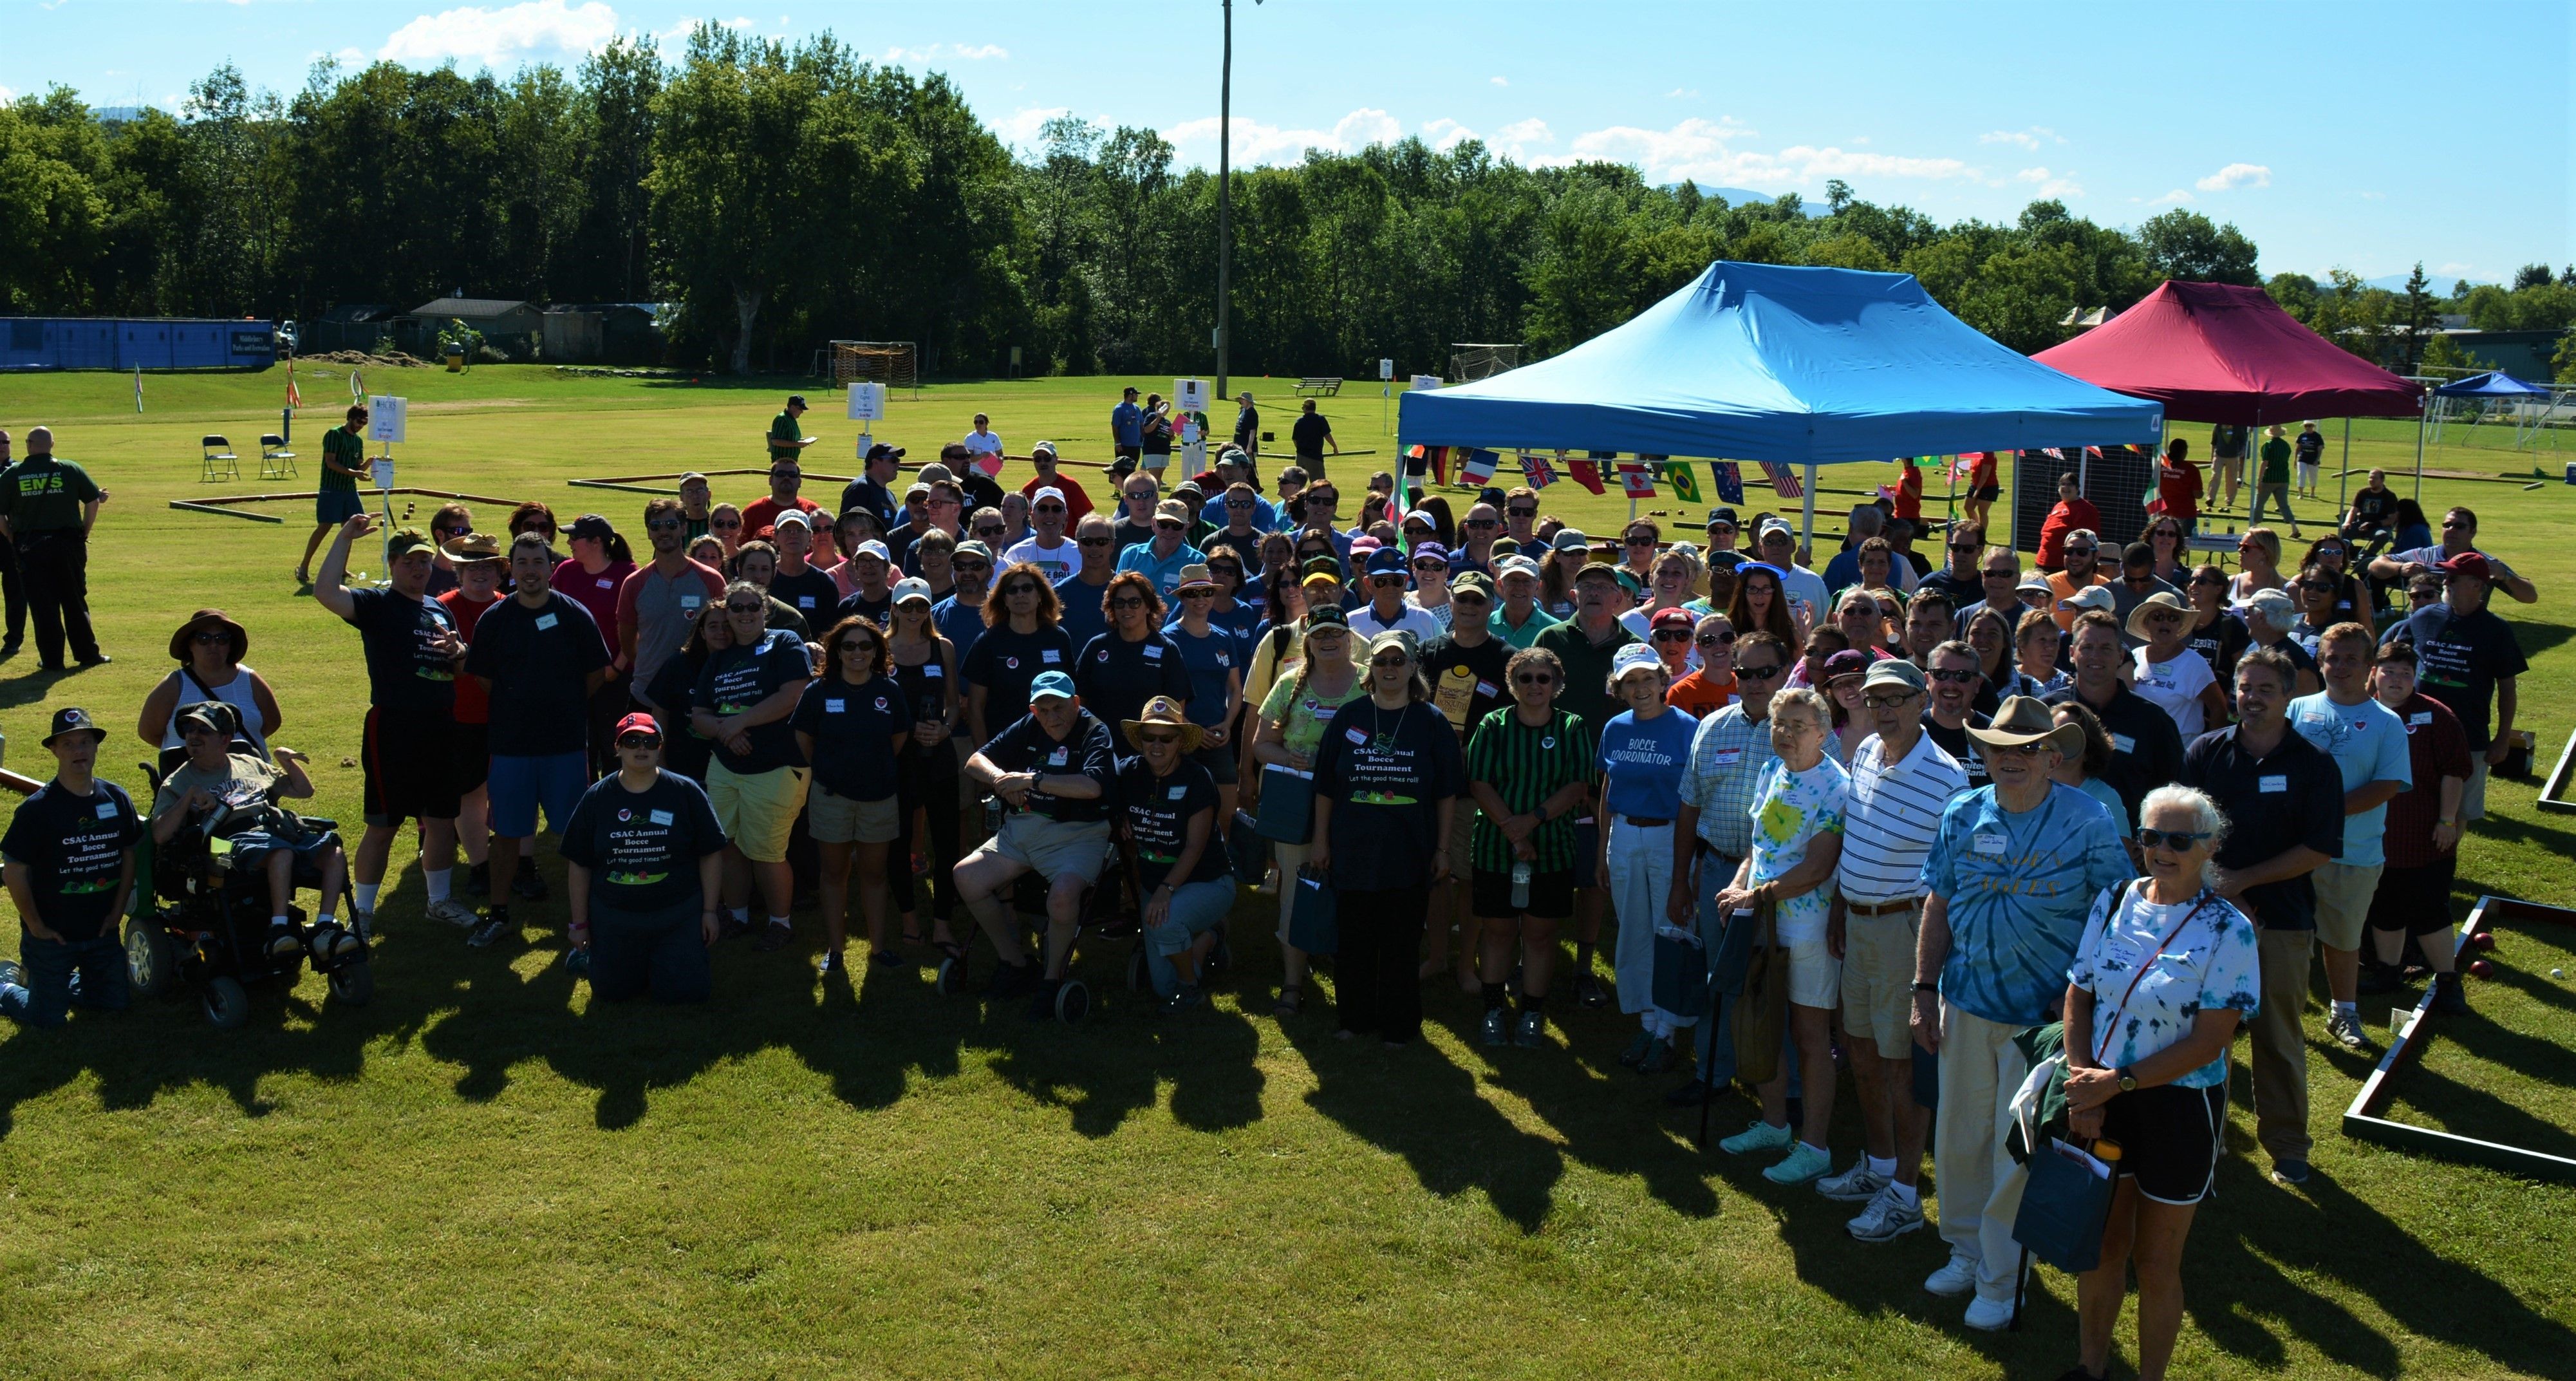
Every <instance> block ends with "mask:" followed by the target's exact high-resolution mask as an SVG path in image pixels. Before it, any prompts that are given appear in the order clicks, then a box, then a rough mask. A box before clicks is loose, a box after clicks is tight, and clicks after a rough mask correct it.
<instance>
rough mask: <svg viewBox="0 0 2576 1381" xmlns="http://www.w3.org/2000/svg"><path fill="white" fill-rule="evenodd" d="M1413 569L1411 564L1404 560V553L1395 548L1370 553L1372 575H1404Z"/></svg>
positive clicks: (1385, 548)
mask: <svg viewBox="0 0 2576 1381" xmlns="http://www.w3.org/2000/svg"><path fill="white" fill-rule="evenodd" d="M1411 569H1412V566H1411V564H1410V563H1408V562H1407V561H1406V560H1405V559H1404V553H1403V552H1400V551H1397V550H1396V549H1395V548H1393V547H1380V548H1378V549H1377V550H1376V551H1373V552H1370V553H1369V559H1368V573H1369V574H1370V575H1403V574H1405V573H1407V572H1408V571H1410V570H1411Z"/></svg>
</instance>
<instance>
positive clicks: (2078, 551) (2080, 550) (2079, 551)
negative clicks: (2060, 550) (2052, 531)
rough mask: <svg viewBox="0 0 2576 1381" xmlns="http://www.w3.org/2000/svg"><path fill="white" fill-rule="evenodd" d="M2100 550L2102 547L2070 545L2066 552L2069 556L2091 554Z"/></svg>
mask: <svg viewBox="0 0 2576 1381" xmlns="http://www.w3.org/2000/svg"><path fill="white" fill-rule="evenodd" d="M2100 550H2101V548H2100V547H2068V548H2067V549H2066V554H2067V555H2069V556H2091V555H2092V554H2093V553H2095V552H2097V551H2100Z"/></svg>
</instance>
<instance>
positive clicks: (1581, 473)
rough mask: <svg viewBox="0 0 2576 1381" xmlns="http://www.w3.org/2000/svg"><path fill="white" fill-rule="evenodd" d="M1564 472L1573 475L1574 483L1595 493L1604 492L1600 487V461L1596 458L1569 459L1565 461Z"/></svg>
mask: <svg viewBox="0 0 2576 1381" xmlns="http://www.w3.org/2000/svg"><path fill="white" fill-rule="evenodd" d="M1565 473H1567V474H1568V475H1571V476H1573V477H1574V482H1575V483H1576V484H1579V485H1582V486H1583V487H1584V488H1586V489H1589V490H1591V491H1592V492H1593V493H1595V494H1599V493H1602V492H1604V491H1603V489H1602V487H1601V462H1599V461H1597V460H1569V461H1567V462H1566V463H1565Z"/></svg>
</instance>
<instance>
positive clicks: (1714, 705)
mask: <svg viewBox="0 0 2576 1381" xmlns="http://www.w3.org/2000/svg"><path fill="white" fill-rule="evenodd" d="M1736 699H1737V697H1736V693H1735V673H1733V672H1728V673H1727V675H1726V679H1725V680H1723V681H1712V680H1710V679H1708V672H1707V670H1706V669H1705V668H1703V669H1701V670H1699V671H1694V672H1692V673H1691V674H1690V675H1688V676H1685V677H1683V678H1682V679H1680V680H1678V681H1675V682H1674V683H1673V688H1672V689H1671V690H1668V691H1666V692H1664V703H1665V704H1667V705H1670V706H1672V707H1673V708H1674V709H1676V710H1679V711H1681V712H1682V713H1684V714H1686V715H1689V716H1690V717H1691V718H1693V719H1706V718H1708V717H1709V716H1710V715H1713V714H1715V713H1717V712H1718V711H1720V710H1722V709H1725V708H1726V707H1727V706H1729V705H1732V704H1734V703H1735V702H1736Z"/></svg>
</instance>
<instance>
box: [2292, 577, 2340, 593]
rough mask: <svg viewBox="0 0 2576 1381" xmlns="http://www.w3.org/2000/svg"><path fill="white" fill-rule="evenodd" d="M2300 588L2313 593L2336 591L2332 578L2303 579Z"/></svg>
mask: <svg viewBox="0 0 2576 1381" xmlns="http://www.w3.org/2000/svg"><path fill="white" fill-rule="evenodd" d="M2299 588H2300V589H2302V590H2306V591H2308V592H2309V593H2311V594H2320V595H2330V594H2333V593H2334V589H2335V586H2334V582H2333V581H2331V580H2302V581H2300V582H2299Z"/></svg>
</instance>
